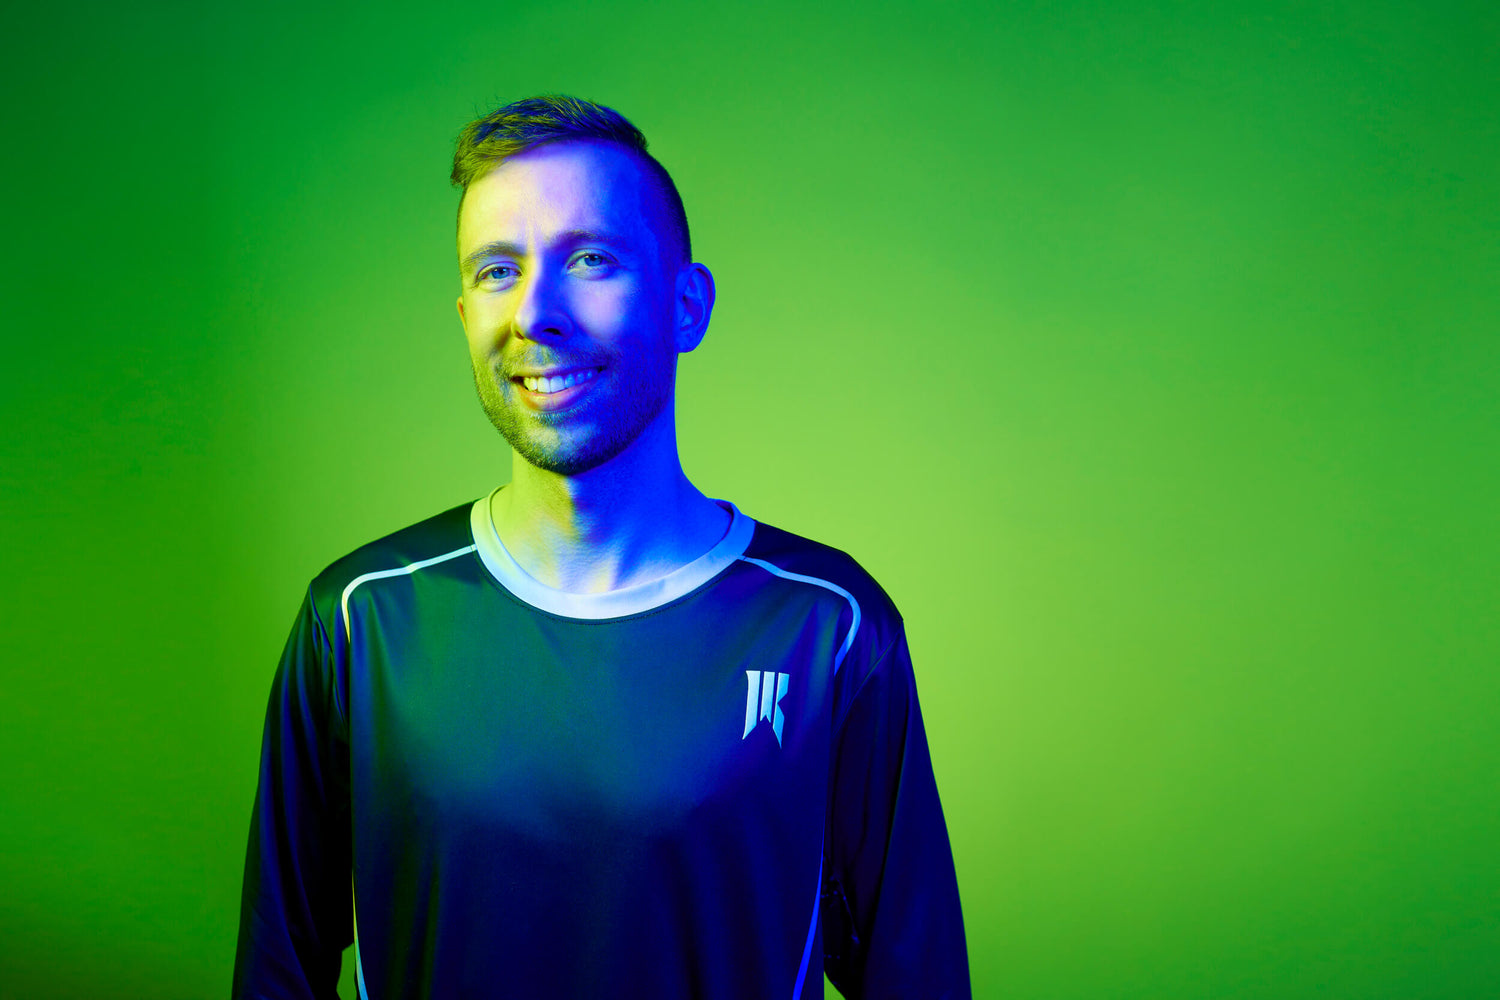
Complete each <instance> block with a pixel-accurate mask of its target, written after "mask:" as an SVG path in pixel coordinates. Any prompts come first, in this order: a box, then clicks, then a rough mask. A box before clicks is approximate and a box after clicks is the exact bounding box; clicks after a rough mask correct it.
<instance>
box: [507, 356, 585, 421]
mask: <svg viewBox="0 0 1500 1000" xmlns="http://www.w3.org/2000/svg"><path fill="white" fill-rule="evenodd" d="M583 373H593V374H591V375H589V376H588V377H586V378H583V379H582V380H580V381H575V382H574V384H572V385H567V384H566V380H567V378H568V376H570V375H571V376H574V377H575V378H576V377H577V376H579V375H581V374H583ZM600 373H601V370H600V369H598V368H594V367H591V366H584V367H578V368H559V369H554V370H553V371H551V372H545V373H542V372H538V373H535V374H530V373H528V374H523V375H515V376H512V377H511V380H510V381H511V384H512V385H514V386H515V387H516V397H517V398H518V399H520V401H521V403H522V404H523V405H524V406H526V407H527V408H528V409H532V410H537V411H547V412H551V411H556V410H562V409H565V408H567V407H569V406H571V405H573V403H574V402H576V401H577V400H579V399H580V398H582V397H583V396H584V395H585V394H587V393H588V391H589V389H590V387H591V386H593V384H594V383H595V382H597V381H599V376H600ZM527 383H530V384H531V386H535V388H529V387H528V385H527ZM558 383H562V387H559V388H557V389H555V390H554V391H552V392H547V391H545V390H546V388H547V387H548V386H549V385H557V384H558Z"/></svg>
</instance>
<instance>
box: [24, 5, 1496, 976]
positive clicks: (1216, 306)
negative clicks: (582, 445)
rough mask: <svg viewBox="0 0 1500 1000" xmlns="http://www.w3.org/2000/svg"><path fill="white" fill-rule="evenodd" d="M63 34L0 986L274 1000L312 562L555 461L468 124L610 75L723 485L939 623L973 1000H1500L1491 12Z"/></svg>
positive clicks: (693, 429)
mask: <svg viewBox="0 0 1500 1000" xmlns="http://www.w3.org/2000/svg"><path fill="white" fill-rule="evenodd" d="M50 9H51V5H43V4H33V5H28V6H27V7H25V8H18V9H17V10H16V11H13V12H10V13H8V14H7V24H6V30H5V32H4V38H3V40H0V47H3V52H0V56H3V58H0V76H3V78H4V82H5V92H6V95H7V100H6V106H7V124H6V127H5V132H6V136H7V138H6V147H7V152H6V155H5V157H4V165H3V167H0V170H3V172H4V174H3V176H4V182H5V183H4V191H3V195H4V209H3V212H4V218H5V233H6V239H5V241H4V243H3V245H0V258H3V264H4V266H3V267H0V296H3V298H0V324H3V327H4V345H5V357H6V361H5V363H4V364H3V365H0V417H3V421H0V427H3V437H0V532H3V550H4V559H5V568H6V573H5V576H4V581H5V582H4V583H3V585H0V586H3V588H4V593H3V595H0V607H3V608H4V611H3V618H0V621H3V633H0V637H3V649H4V658H3V669H4V672H5V673H4V678H3V683H4V692H5V697H4V707H3V709H0V752H3V755H4V759H5V760H6V761H7V767H6V777H5V780H4V781H3V782H0V815H3V816H4V817H5V820H4V822H3V823H0V884H3V885H4V887H5V888H4V890H3V892H0V993H3V994H5V995H7V996H17V997H27V998H31V1000H52V998H62V997H88V998H93V1000H109V998H127V997H129V998H139V997H153V998H162V1000H172V998H201V997H207V996H218V995H224V994H225V993H226V992H227V990H228V982H229V975H230V969H231V966H232V963H233V953H234V945H235V933H236V924H237V919H238V907H239V894H240V878H241V873H242V866H243V863H244V848H245V836H246V831H247V829H248V821H249V809H250V801H251V796H252V793H253V790H254V786H255V780H256V762H257V756H258V747H259V741H260V733H261V725H262V719H263V712H264V709H265V699H266V695H267V692H268V689H269V684H270V680H271V674H272V671H273V669H274V666H275V662H276V658H277V655H278V653H279V651H280V648H281V644H282V642H283V640H284V639H285V636H286V633H287V630H288V628H289V627H290V625H291V621H292V617H293V614H294V612H295V611H296V608H297V606H298V602H299V600H300V597H301V595H302V592H303V589H304V587H305V586H306V583H307V581H308V580H309V579H310V577H311V576H312V575H313V574H315V573H316V572H318V571H319V570H320V569H321V568H322V567H323V566H324V565H326V564H327V563H328V562H330V561H332V560H333V559H335V558H336V557H338V556H339V555H341V554H343V553H344V552H346V551H348V550H349V549H351V548H353V547H354V546H356V545H358V544H360V543H362V542H365V541H367V540H370V539H372V538H374V537H376V536H378V535H381V534H384V533H386V532H388V531H390V530H393V529H395V528H397V527H400V526H402V525H404V524H407V523H410V522H412V521H415V520H418V519H420V518H422V517H424V516H426V515H428V514H430V513H434V512H436V511H438V510H440V509H444V508H446V507H449V506H452V505H454V504H456V503H459V502H462V501H464V500H466V499H470V498H473V497H475V496H477V495H479V494H480V493H481V492H482V491H485V490H488V489H490V488H492V487H493V486H494V485H496V484H498V483H500V482H502V481H504V480H506V479H507V478H508V477H509V468H510V458H509V451H508V448H507V447H506V446H505V444H504V442H503V441H502V440H501V439H500V438H499V437H498V436H497V435H496V434H495V432H494V431H493V430H492V429H491V428H490V426H489V425H488V424H487V422H486V421H485V420H484V417H483V415H482V413H481V412H480V410H479V408H478V406H477V405H476V402H475V400H474V394H473V386H472V381H471V376H470V372H469V368H468V358H467V354H466V350H465V347H464V344H463V340H462V337H461V331H460V328H459V325H458V321H457V318H456V315H455V312H454V309H453V299H454V297H455V295H456V293H457V287H458V284H457V276H456V268H455V263H454V251H453V212H454V206H455V202H456V195H455V193H454V192H453V191H452V190H451V189H450V187H449V186H448V183H447V171H448V165H449V164H448V161H449V157H450V156H451V150H452V145H451V144H452V140H453V136H454V135H455V133H456V132H457V130H458V129H459V127H460V126H462V125H463V123H464V122H466V121H467V120H468V119H470V118H471V117H473V116H475V115H476V114H478V113H481V112H483V111H484V110H487V109H488V108H490V107H492V106H493V105H494V104H496V103H501V102H504V101H508V100H511V99H514V98H517V97H522V96H526V95H530V94H535V93H542V92H548V91H561V92H565V93H571V94H576V95H579V96H583V97H588V98H592V99H595V100H599V101H602V102H604V103H607V104H611V105H613V106H615V107H618V108H619V109H620V110H621V111H623V112H624V113H625V114H626V115H628V116H630V117H631V118H632V119H633V120H634V121H635V122H636V123H637V124H638V125H639V126H640V127H641V128H642V129H643V130H644V131H645V133H646V134H647V136H648V137H649V138H650V140H651V144H652V149H653V151H654V152H655V153H656V154H657V155H658V156H659V157H660V159H661V160H662V161H663V162H664V163H665V164H666V165H667V167H668V168H669V169H670V170H671V171H672V172H673V174H674V176H675V177H676V178H677V180H678V183H679V186H680V188H681V190H682V193H683V196H684V199H685V201H686V204H687V207H688V211H689V215H690V218H691V220H692V225H693V229H694V242H695V249H696V256H697V258H698V259H699V260H701V261H703V262H705V263H707V264H708V265H709V267H710V268H712V270H713V273H714V274H715V276H716V278H717V281H718V290H719V302H718V307H717V310H716V312H715V314H714V319H713V324H712V329H711V330H710V333H709V336H708V338H707V340H706V341H705V342H704V344H703V346H702V347H701V348H700V349H699V350H698V351H697V352H696V353H694V354H692V355H689V356H687V357H685V358H684V359H683V362H682V365H681V368H680V403H679V416H680V428H681V444H682V452H683V460H684V464H685V467H686V469H687V471H688V474H689V475H690V476H691V477H692V478H693V479H694V481H695V482H696V483H697V484H698V485H699V486H700V487H701V488H702V489H703V490H704V491H705V492H707V493H708V494H709V495H711V496H716V497H725V498H729V499H732V500H733V501H735V502H736V503H737V504H738V505H739V506H740V507H741V509H743V510H744V511H745V512H746V513H748V514H750V515H752V516H754V517H756V518H759V519H761V520H764V521H767V522H770V523H772V524H777V525H780V526H782V527H785V528H788V529H790V530H793V531H797V532H799V533H801V534H805V535H809V536H812V537H815V538H818V539H820V540H822V541H825V542H828V543H831V544H833V545H836V546H839V547H840V548H843V549H845V550H846V551H848V552H850V553H851V554H853V555H854V556H855V557H856V558H857V559H859V560H860V561H861V562H862V563H863V564H864V565H865V566H866V567H867V568H868V569H869V570H870V571H871V572H872V573H873V574H874V575H875V577H876V578H877V579H878V580H880V581H881V582H882V584H883V585H884V586H885V587H886V589H887V590H888V591H889V592H890V593H891V595H892V596H893V597H894V598H895V600H896V602H897V604H898V605H899V606H900V608H901V610H902V612H903V613H904V615H905V617H906V620H907V622H908V625H909V633H910V638H911V647H912V651H913V655H914V657H915V660H916V664H917V670H918V674H917V677H918V682H919V685H920V691H921V696H922V703H923V709H924V713H925V715H926V718H927V724H928V729H929V732H930V740H931V744H932V750H933V756H934V760H935V762H936V767H937V773H938V780H939V784H940V787H941V790H942V793H943V800H944V807H945V810H946V813H947V816H948V819H949V825H950V831H951V836H952V841H953V847H954V852H955V856H956V859H957V864H958V869H959V876H960V883H961V887H962V891H963V896H964V902H965V907H966V914H967V921H968V935H969V949H970V954H971V963H972V968H973V980H974V987H975V994H976V996H981V997H997V998H998V997H1005V998H1010V1000H1097V998H1115V1000H1120V998H1140V1000H1178V998H1181V1000H1189V998H1210V997H1212V998H1242V1000H1251V998H1256V1000H1259V998H1264V1000H1298V998H1303V997H1308V998H1311V997H1317V998H1319V1000H1329V998H1350V1000H1355V998H1359V1000H1370V998H1384V997H1389V998H1401V1000H1415V998H1470V997H1479V996H1493V995H1497V994H1500V920H1497V909H1496V899H1497V898H1500V866H1497V864H1496V862H1495V845H1496V844H1497V843H1500V809H1497V807H1496V804H1495V791H1496V779H1497V765H1500V736H1497V727H1496V723H1495V720H1496V706H1497V697H1500V669H1497V665H1500V664H1497V660H1500V657H1497V651H1500V641H1497V640H1500V615H1497V614H1496V608H1497V606H1500V592H1497V591H1500V583H1497V573H1496V570H1495V567H1496V565H1497V560H1500V530H1497V529H1500V523H1497V522H1500V518H1497V504H1496V501H1495V498H1496V495H1497V488H1500V482H1497V480H1500V462H1497V455H1500V403H1497V400H1500V362H1497V355H1500V350H1497V334H1500V329H1497V326H1500V322H1497V313H1500V310H1497V304H1500V296H1497V291H1500V287H1497V286H1500V278H1497V275H1500V249H1497V248H1500V239H1497V232H1500V199H1497V187H1500V172H1497V170H1496V163H1497V162H1500V135H1497V125H1496V122H1497V120H1500V114H1497V111H1500V108H1497V103H1500V102H1497V100H1496V98H1497V86H1496V83H1495V79H1496V75H1495V60H1496V53H1497V51H1500V45H1497V42H1500V30H1497V17H1496V14H1495V13H1494V10H1495V8H1494V6H1493V5H1492V4H1482V3H1468V4H1464V3H1455V2H1447V0H1438V2H1428V3H1417V2H1407V3H1381V2H1374V3H1370V2H1360V3H1355V2H1344V3H1338V2H1329V0H1318V2H1313V3H1281V2H1275V0H1273V2H1270V3H1256V4H1240V5H1234V4H1209V3H1203V4H1189V3H1183V2H1172V0H1166V2H1151V3H1112V2H1104V0H1095V2H1081V0H1077V2H1071V3H1068V2H1064V3H1057V4H1053V3H1046V4H1043V3H1001V4H996V3H954V2H942V0H937V2H922V3H917V2H914V0H912V2H900V3H883V2H879V0H875V2H864V3H859V4H842V3H830V4H806V3H770V2H768V3H760V4H756V5H744V6H742V7H741V6H727V5H723V6H720V5H713V4H701V3H685V2H672V0H661V2H655V3H642V4H637V5H628V4H620V3H597V2H588V0H584V2H580V3H573V4H501V5H445V4H436V3H426V4H409V5H402V6H384V7H382V6H377V5H356V4H352V3H351V4H345V5H334V4H322V5H318V4H312V5H309V4H306V3H295V4H294V3H288V2H279V0H273V2H270V3H264V4H255V5H244V6H237V7H231V6H225V5H219V4H207V3H199V4H194V5H187V4H183V5H180V6H170V5H163V4H155V3H145V4H112V5H101V4H92V5H91V4H87V3H86V4H83V5H79V4H70V5H67V7H66V11H67V12H66V13H55V14H54V13H49V10H50ZM346 983H347V980H346ZM345 995H346V996H348V995H350V994H347V993H346V994H345ZM829 995H830V996H831V995H832V991H831V990H830V991H829Z"/></svg>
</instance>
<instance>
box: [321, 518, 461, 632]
mask: <svg viewBox="0 0 1500 1000" xmlns="http://www.w3.org/2000/svg"><path fill="white" fill-rule="evenodd" d="M473 506H474V501H472V500H470V501H467V502H465V503H462V504H459V505H457V506H455V507H450V508H448V509H447V510H445V511H443V512H442V513H440V514H434V515H433V516H432V517H429V518H425V519H423V520H421V521H418V522H417V523H416V524H411V525H408V526H406V527H404V528H401V529H400V530H398V531H393V532H391V533H390V534H388V535H385V536H383V537H381V538H377V539H375V540H374V541H373V542H368V543H366V544H364V545H361V546H360V547H359V548H357V549H355V550H354V551H353V552H350V553H348V554H347V555H345V556H342V557H340V558H338V559H335V560H334V561H333V562H332V563H330V564H329V565H328V566H327V567H326V568H325V569H324V570H323V571H322V572H321V573H319V574H318V575H317V576H316V577H314V578H313V581H312V587H311V590H312V597H313V600H314V602H315V603H316V604H317V605H318V607H319V608H320V609H323V610H327V609H331V608H332V607H334V606H336V605H337V604H338V603H339V600H340V598H341V597H342V595H343V593H344V591H345V590H346V589H347V588H348V587H349V586H350V585H351V584H356V583H357V582H358V581H360V580H362V579H367V578H369V577H370V576H371V575H372V574H382V573H388V572H402V571H406V570H410V569H412V568H414V567H416V566H417V565H418V564H425V563H429V562H435V561H439V560H441V559H442V558H443V557H445V556H450V557H451V556H458V555H461V554H463V553H464V552H466V551H472V550H473V548H474V534H473V531H472V530H471V529H470V526H469V512H470V510H471V509H472V508H473Z"/></svg>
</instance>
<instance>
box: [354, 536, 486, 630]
mask: <svg viewBox="0 0 1500 1000" xmlns="http://www.w3.org/2000/svg"><path fill="white" fill-rule="evenodd" d="M475 548H477V546H474V545H465V546H464V547H463V548H461V549H454V550H453V551H452V552H445V553H443V554H442V555H440V556H433V557H432V558H431V559H423V560H422V561H420V562H414V563H412V564H411V565H410V566H397V567H396V568H395V569H379V570H376V571H375V572H373V573H365V574H364V575H362V576H356V577H355V578H354V579H352V580H350V581H349V586H347V587H345V588H344V596H343V597H342V598H340V599H339V608H340V609H341V610H342V611H343V612H344V639H345V641H347V642H352V641H353V638H354V637H353V635H352V634H351V632H350V628H349V595H350V594H352V593H353V592H354V588H355V587H358V586H359V585H360V584H362V583H364V582H366V581H367V580H383V579H384V578H386V577H388V576H401V575H403V574H405V573H415V572H416V571H417V570H419V569H425V568H427V567H428V566H431V565H432V564H434V563H440V562H444V561H446V560H448V559H453V558H455V557H456V556H461V555H464V554H465V553H469V552H473V551H474V550H475Z"/></svg>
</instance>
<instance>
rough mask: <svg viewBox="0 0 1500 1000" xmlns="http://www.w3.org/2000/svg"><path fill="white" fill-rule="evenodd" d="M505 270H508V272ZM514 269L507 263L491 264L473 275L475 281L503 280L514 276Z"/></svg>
mask: <svg viewBox="0 0 1500 1000" xmlns="http://www.w3.org/2000/svg"><path fill="white" fill-rule="evenodd" d="M506 272H509V273H508V274H507V273H506ZM515 274H516V269H515V268H514V267H511V266H510V265H509V264H491V265H490V266H489V267H486V268H485V269H484V270H482V271H480V272H479V273H478V274H477V275H475V280H477V281H505V280H506V279H507V278H513V277H515Z"/></svg>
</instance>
